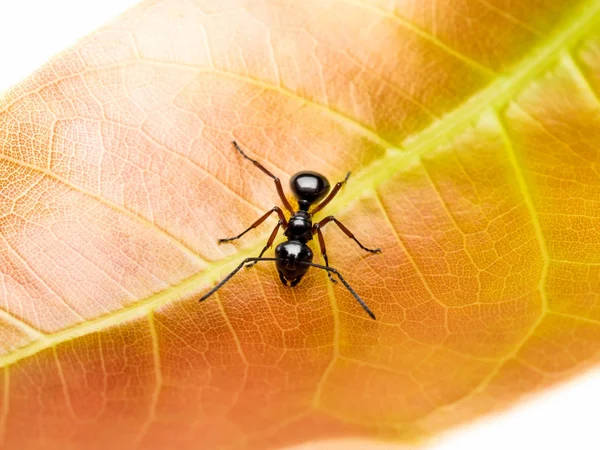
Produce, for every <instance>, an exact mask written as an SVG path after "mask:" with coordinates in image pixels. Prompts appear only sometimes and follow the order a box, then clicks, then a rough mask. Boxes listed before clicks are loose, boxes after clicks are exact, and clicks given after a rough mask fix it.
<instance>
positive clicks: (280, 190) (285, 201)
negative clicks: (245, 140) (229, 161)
mask: <svg viewBox="0 0 600 450" xmlns="http://www.w3.org/2000/svg"><path fill="white" fill-rule="evenodd" d="M231 143H232V144H233V146H234V147H235V149H236V150H237V151H238V152H240V154H241V155H242V156H243V157H244V158H246V159H247V160H249V161H252V164H254V165H255V166H256V167H258V168H259V169H260V170H262V171H263V173H265V174H267V175H268V176H270V177H271V178H273V181H274V182H275V187H276V188H277V193H278V194H279V198H280V199H281V203H283V206H285V209H287V210H288V211H289V212H291V213H293V212H294V210H293V209H292V205H290V202H288V199H287V198H285V194H284V193H283V188H282V187H281V181H280V180H279V178H277V177H276V176H275V175H273V174H272V173H271V172H269V171H268V170H267V169H265V167H264V166H263V165H262V164H261V163H259V162H258V161H257V160H255V159H252V158H250V157H249V156H248V155H246V154H245V153H244V151H243V150H242V149H241V148H240V146H239V145H238V144H237V142H236V141H232V142H231Z"/></svg>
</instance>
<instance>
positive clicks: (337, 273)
mask: <svg viewBox="0 0 600 450" xmlns="http://www.w3.org/2000/svg"><path fill="white" fill-rule="evenodd" d="M259 261H280V259H278V258H246V259H244V260H243V261H242V262H241V263H240V265H239V266H237V267H236V268H235V269H233V271H232V272H231V273H230V274H229V275H227V276H226V277H225V278H223V279H222V280H221V281H220V282H219V284H217V285H216V286H215V287H213V288H212V289H211V290H210V291H208V292H207V293H206V294H204V295H203V296H202V297H201V298H200V300H199V301H200V302H203V301H204V300H206V299H207V298H208V297H210V296H211V295H213V294H214V293H215V292H217V291H218V290H219V289H220V288H221V287H222V286H223V285H224V284H225V283H227V282H228V281H229V280H231V279H232V278H233V276H234V275H235V274H236V273H238V272H239V271H240V270H241V269H242V267H244V266H245V265H246V264H248V263H249V262H259ZM297 263H298V264H304V265H307V266H311V267H316V268H317V269H322V270H326V271H327V272H331V273H333V274H335V275H337V277H338V278H339V279H340V281H341V282H342V284H343V285H344V286H346V289H348V291H350V293H351V294H352V296H353V297H354V298H355V299H356V301H357V302H358V303H359V304H360V306H362V308H363V309H364V310H365V312H366V313H367V314H368V315H369V316H370V317H371V319H373V320H376V319H375V314H373V311H371V310H370V309H369V307H368V306H367V304H366V303H365V302H364V301H363V300H362V298H360V297H359V295H358V294H357V293H356V292H355V291H354V289H352V287H351V286H350V285H349V284H348V282H347V281H346V280H345V279H344V277H342V274H341V273H339V272H338V271H337V269H334V268H333V267H328V266H322V265H321V264H315V263H309V262H306V261H297Z"/></svg>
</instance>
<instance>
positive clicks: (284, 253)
mask: <svg viewBox="0 0 600 450" xmlns="http://www.w3.org/2000/svg"><path fill="white" fill-rule="evenodd" d="M232 144H233V146H234V147H235V149H236V150H237V151H238V152H239V153H240V154H241V155H242V156H243V157H244V158H246V159H247V160H249V161H251V162H252V163H253V164H254V165H255V166H256V167H258V168H259V169H260V170H262V171H263V172H264V173H265V174H267V175H268V176H270V177H271V178H272V179H273V181H274V182H275V187H276V188H277V193H278V194H279V198H280V199H281V202H282V203H283V206H285V208H286V209H287V210H288V211H289V212H290V213H291V216H290V220H289V222H288V221H287V220H286V219H285V216H284V214H283V211H282V210H281V209H280V208H279V207H278V206H274V207H273V208H272V209H271V210H270V211H267V212H266V213H265V214H263V216H262V217H261V218H259V219H258V220H257V221H256V222H254V223H253V224H252V225H250V226H249V227H248V228H247V229H246V230H244V231H242V232H241V233H240V234H238V235H237V236H234V237H230V238H226V239H219V244H222V243H223V242H230V241H234V240H236V239H239V238H241V237H242V236H243V235H244V234H246V233H247V232H248V231H250V230H252V229H253V228H256V227H257V226H259V225H260V224H261V223H263V222H264V221H265V220H267V218H268V217H269V216H270V215H271V214H273V213H274V212H275V213H277V215H278V216H279V221H278V222H277V225H276V226H275V228H274V229H273V231H272V232H271V236H269V240H268V241H267V245H265V247H264V248H263V249H262V251H261V252H260V255H258V258H246V259H244V261H242V262H241V264H240V265H239V266H237V267H236V268H235V269H234V270H233V272H231V273H230V274H229V275H227V276H226V277H225V278H224V279H223V280H222V281H221V282H220V283H219V284H217V285H216V286H215V287H214V288H212V289H211V290H210V291H208V292H207V293H206V294H204V295H203V296H202V298H201V299H200V301H204V300H206V299H207V298H208V297H210V296H211V295H212V294H214V293H215V292H216V291H217V290H218V289H219V288H220V287H221V286H223V285H224V284H225V283H227V282H228V281H229V280H230V279H231V278H232V277H233V276H234V275H235V274H236V273H238V271H239V270H240V269H241V268H242V267H244V266H246V268H248V267H251V266H253V265H254V264H256V263H257V262H258V261H275V263H276V265H277V271H278V272H279V279H280V280H281V282H282V283H283V284H284V285H285V286H288V282H289V286H290V287H294V286H296V285H297V284H298V283H299V282H300V280H301V279H302V277H303V276H304V275H305V274H306V272H307V271H308V269H309V268H310V267H316V268H317V269H323V270H326V271H327V275H329V279H330V280H331V281H333V282H334V283H337V281H336V280H335V279H334V278H333V277H332V276H331V274H332V273H333V274H335V275H336V276H337V277H338V278H339V279H340V281H341V282H342V284H343V285H344V286H346V288H347V289H348V290H349V291H350V293H351V294H352V295H353V296H354V298H355V299H356V301H358V303H360V306H362V307H363V309H364V310H365V311H366V312H367V314H369V316H371V318H373V319H375V314H373V312H372V311H371V310H370V309H369V307H368V306H367V305H366V304H365V302H364V301H363V300H362V299H361V298H360V297H359V296H358V294H357V293H356V292H355V291H354V289H352V288H351V287H350V285H349V284H348V283H347V282H346V280H345V279H344V278H343V277H342V275H341V274H340V273H339V272H338V271H337V270H336V269H334V268H333V267H329V260H328V259H327V249H326V248H325V240H324V239H323V234H322V233H321V228H323V227H324V226H325V225H327V224H328V223H329V222H334V223H335V224H336V225H337V226H338V227H339V228H340V230H342V231H343V232H344V233H345V234H346V236H348V237H349V238H350V239H353V240H354V242H356V243H357V244H358V245H359V247H360V248H362V249H363V250H365V251H367V252H371V253H380V252H381V249H379V248H376V249H370V248H367V247H365V246H364V245H362V244H361V243H360V242H359V241H358V239H356V238H355V237H354V234H352V233H351V232H350V230H348V228H346V227H345V226H344V225H343V224H342V223H341V222H340V221H339V220H337V219H336V218H335V217H333V216H329V217H326V218H324V219H323V220H321V221H319V222H317V223H315V224H314V225H313V223H312V219H311V217H312V216H313V215H314V214H315V213H317V212H319V211H321V210H322V209H323V208H324V207H325V206H326V205H327V204H328V203H329V202H330V201H331V200H333V198H334V197H335V196H336V194H337V193H338V192H339V191H340V189H341V188H342V186H344V184H346V181H348V177H349V176H350V172H348V174H347V175H346V178H344V181H338V182H337V183H336V184H335V186H334V187H333V189H332V190H331V192H330V193H329V189H330V185H329V181H327V178H325V177H324V176H323V175H321V174H319V173H317V172H310V171H302V172H298V173H296V174H295V175H294V176H293V177H292V178H291V179H290V188H291V190H292V193H293V194H294V197H296V200H297V201H298V208H299V209H298V211H294V209H293V208H292V205H290V203H289V201H288V200H287V198H286V197H285V195H284V193H283V188H282V187H281V181H280V180H279V178H277V177H276V176H275V175H273V174H272V173H271V172H269V171H268V170H267V169H265V168H264V167H263V165H262V164H261V163H259V162H258V161H256V160H254V159H252V158H250V157H249V156H248V155H246V154H245V153H244V152H243V150H242V149H241V148H240V147H239V145H238V144H237V142H235V141H233V142H232ZM327 193H329V195H327ZM323 198H325V199H324V200H323ZM321 200H323V201H321ZM320 201H321V202H320ZM317 202H320V203H318V204H317V205H316V206H315V207H314V208H313V209H312V211H309V209H310V207H311V206H312V205H313V204H314V203H317ZM279 227H283V229H284V230H285V232H284V235H285V236H286V237H287V239H288V240H287V241H286V242H282V243H281V244H279V245H278V246H277V247H276V248H275V258H263V257H262V255H263V253H264V252H265V251H266V250H267V249H268V248H270V247H271V246H272V245H273V241H274V240H275V237H276V236H277V232H278V231H279ZM315 234H316V235H317V236H318V237H319V247H320V248H321V254H322V255H323V259H324V260H325V265H324V266H322V265H320V264H314V263H313V262H312V259H313V252H312V250H311V249H310V248H309V247H308V246H307V245H306V243H307V242H308V241H310V240H312V238H313V235H315Z"/></svg>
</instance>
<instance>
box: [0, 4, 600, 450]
mask: <svg viewBox="0 0 600 450" xmlns="http://www.w3.org/2000/svg"><path fill="white" fill-rule="evenodd" d="M391 3H392V2H378V1H375V0H373V1H370V2H368V1H357V0H345V1H321V2H300V1H297V2H276V1H260V2H237V1H229V2H221V3H218V2H202V1H201V2H186V1H182V0H167V1H162V2H153V1H147V2H145V3H142V4H141V5H140V6H139V7H137V8H135V9H133V10H131V11H130V12H128V13H127V14H125V15H123V16H122V17H121V18H119V19H118V20H116V21H115V22H113V23H112V24H110V25H108V26H107V27H106V28H104V29H102V30H100V31H98V32H96V33H95V34H93V35H92V36H90V37H88V38H86V39H84V40H83V41H81V42H80V43H79V44H77V45H76V46H75V47H74V48H73V49H71V50H69V51H67V52H65V53H63V54H62V55H60V56H58V57H57V58H55V59H54V60H53V61H51V62H50V63H49V64H47V65H46V66H44V67H43V68H41V69H40V70H39V71H38V72H36V73H35V74H33V75H32V76H31V77H30V78H29V79H27V80H26V81H24V82H23V83H22V84H20V85H19V86H17V87H16V88H14V89H13V90H11V91H10V92H8V93H7V94H6V95H5V97H4V99H3V100H2V102H1V104H0V153H1V154H2V157H1V159H0V161H1V163H0V180H1V181H0V183H1V191H0V193H1V196H0V218H1V219H0V227H1V238H2V239H1V241H0V245H1V246H2V247H1V252H0V255H1V256H0V266H1V268H2V272H1V273H2V277H1V278H0V287H1V288H0V292H1V294H0V308H1V309H0V336H1V337H2V338H1V339H0V352H1V356H0V366H1V367H2V369H1V370H0V442H2V444H0V446H4V447H6V448H23V449H26V448H40V447H43V448H47V449H52V448H56V449H63V448H84V447H85V448H115V449H117V448H132V446H134V445H138V446H139V447H140V448H145V449H150V448H157V449H159V448H160V449H162V448H207V449H213V448H225V447H226V448H265V447H278V446H284V445H290V444H294V443H298V442H303V441H307V440H316V439H325V438H334V437H362V438H371V439H377V438H385V439H389V440H394V441H397V442H404V443H411V442H414V441H415V440H418V439H422V438H424V437H428V436H432V435H434V434H436V433H439V432H440V431H442V430H444V429H446V428H447V427H449V426H452V425H455V424H457V423H463V422H467V421H470V420H473V419H475V418H477V417H478V416H480V415H481V414H484V413H487V412H489V411H491V410H497V409H499V408H504V407H507V406H509V405H511V404H514V402H516V401H517V400H518V399H519V398H520V397H521V396H523V395H525V394H530V393H532V392H535V391H537V390H539V389H541V388H545V387H547V386H550V385H552V384H554V383H556V382H558V381H561V380H564V379H566V378H569V377H572V376H574V375H576V374H579V373H581V372H583V371H584V370H586V369H587V368H589V367H591V366H592V365H594V364H595V363H596V362H597V360H598V354H599V352H598V349H599V344H600V306H599V305H600V271H599V270H598V268H599V267H600V256H599V255H600V231H599V230H600V200H599V199H600V166H599V163H598V161H599V160H600V150H599V149H600V135H599V134H598V133H597V130H598V127H599V125H600V107H599V101H598V92H600V33H599V32H598V31H597V30H599V29H600V27H599V26H598V24H599V23H600V2H598V1H587V2H586V1H579V2H563V1H558V0H555V1H551V2H550V1H547V2H536V1H533V0H532V1H529V2H520V3H514V2H494V3H493V4H492V3H491V2H486V1H480V0H468V1H467V0H463V1H460V2H437V3H427V2H396V3H395V4H394V5H393V6H390V4H391ZM232 139H236V140H238V141H239V142H240V143H241V144H242V145H243V146H244V148H245V149H246V150H247V151H248V153H249V154H251V155H252V156H253V157H256V158H257V159H259V160H260V161H263V162H264V163H265V165H266V167H267V168H268V169H269V170H272V171H273V172H274V173H276V174H277V176H279V177H281V178H282V179H287V178H288V177H289V176H290V175H291V174H293V173H295V172H296V171H298V170H299V169H314V170H317V171H319V172H322V173H323V174H325V175H326V176H327V177H328V178H329V179H330V181H333V182H335V181H337V180H341V179H342V178H343V176H344V174H345V173H346V171H348V170H351V171H352V174H353V175H352V177H351V178H350V180H349V183H348V185H347V186H346V187H345V188H344V190H343V192H342V194H340V196H339V198H337V199H336V200H335V201H334V202H333V203H332V204H331V205H330V207H328V208H327V209H326V210H325V211H323V212H324V213H325V214H335V215H336V216H337V217H338V218H339V219H340V220H342V221H343V223H344V224H345V225H346V226H347V227H348V228H349V229H351V230H353V231H354V232H355V233H356V235H357V236H358V237H359V239H360V240H361V241H363V242H364V243H365V245H368V246H380V247H382V249H383V253H382V254H381V255H370V254H366V253H364V252H362V251H361V250H360V249H359V248H358V247H357V246H356V245H355V244H354V242H352V241H350V240H349V239H347V238H346V237H345V236H343V235H342V234H341V233H340V232H339V230H337V229H335V227H334V226H333V224H331V225H329V226H328V227H327V228H326V229H325V236H326V240H327V246H328V247H327V248H328V254H329V255H330V261H331V264H332V265H333V266H334V267H337V268H338V269H339V270H340V271H341V273H343V274H344V276H345V277H346V279H347V280H348V281H349V282H350V283H351V284H352V286H353V287H354V289H355V290H356V291H357V292H358V293H359V294H360V295H361V296H362V297H363V298H364V299H365V301H366V302H367V303H368V305H369V306H370V307H371V309H373V311H374V312H375V313H376V315H377V318H378V319H377V321H373V320H371V319H370V318H369V317H368V316H367V315H366V314H365V313H364V311H362V310H361V308H360V306H359V305H358V304H357V303H356V302H355V301H354V299H353V298H352V297H351V296H350V295H349V293H348V292H347V291H346V290H345V289H343V287H341V286H339V285H332V284H331V283H329V282H328V281H327V277H326V275H325V274H324V273H321V272H319V271H317V270H312V271H311V272H309V274H308V275H307V276H306V277H305V279H304V280H303V281H302V283H301V284H299V285H298V286H297V287H296V288H294V289H290V288H286V287H284V286H282V285H281V284H280V283H279V281H278V279H277V275H276V272H275V269H274V267H273V266H272V265H271V264H263V265H262V266H260V265H257V266H256V267H255V268H253V269H252V270H249V271H242V272H241V273H240V274H239V275H237V276H236V278H234V279H233V280H232V281H231V282H230V283H228V284H227V285H226V286H225V287H224V288H223V289H222V290H220V291H219V293H218V294H216V295H215V296H214V297H211V298H210V299H209V300H208V301H206V302H204V303H202V304H199V303H198V302H197V301H196V300H197V299H198V298H199V296H200V295H201V294H202V293H203V292H206V290H207V289H208V288H209V287H210V286H212V285H214V283H215V282H216V281H217V280H219V279H222V278H223V277H224V276H225V275H226V274H227V273H228V272H229V271H230V270H231V269H232V268H233V267H234V266H235V265H236V264H237V263H238V262H239V261H240V260H242V259H243V258H244V257H247V256H250V255H256V254H257V253H258V252H259V251H260V249H261V248H262V246H263V245H264V242H265V240H266V238H267V237H268V235H269V233H270V230H271V227H272V226H274V224H275V220H274V219H270V220H268V221H267V222H266V223H265V224H264V225H262V226H261V228H260V229H258V230H256V231H253V232H252V233H249V234H248V235H247V236H245V237H244V239H243V240H241V241H239V243H236V244H235V245H233V244H227V245H222V246H219V245H217V242H216V240H217V238H221V237H227V236H231V235H234V234H236V233H239V232H240V231H242V230H243V229H244V228H245V227H246V226H248V224H250V223H252V221H254V220H255V219H256V218H258V217H259V216H260V214H261V213H263V212H264V211H266V210H267V209H269V208H271V207H272V205H274V204H277V203H278V198H277V194H276V191H275V189H274V186H273V183H272V182H271V180H269V179H268V178H267V177H265V176H264V174H262V173H260V172H259V171H258V170H256V168H254V167H252V165H251V164H250V163H248V161H244V160H243V159H242V158H240V157H239V155H238V154H236V153H235V151H234V150H233V149H232V148H231V146H230V141H231V140H232ZM313 248H314V249H315V253H318V249H317V248H316V247H314V245H313ZM319 261H320V260H319Z"/></svg>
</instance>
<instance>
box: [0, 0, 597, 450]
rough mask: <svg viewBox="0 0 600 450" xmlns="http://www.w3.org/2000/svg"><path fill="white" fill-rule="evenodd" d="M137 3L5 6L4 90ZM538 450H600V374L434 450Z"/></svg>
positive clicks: (32, 1)
mask: <svg viewBox="0 0 600 450" xmlns="http://www.w3.org/2000/svg"><path fill="white" fill-rule="evenodd" d="M214 1H219V0H214ZM135 3H137V1H134V0H102V1H85V0H84V1H82V0H18V1H16V0H15V1H12V0H2V1H1V2H0V92H2V91H3V90H5V89H7V88H8V87H9V86H11V85H13V84H15V83H17V82H19V80H21V79H22V78H24V77H25V76H27V75H28V74H29V73H31V72H32V71H33V70H35V69H36V68H37V67H38V66H40V65H41V64H43V63H44V62H45V61H46V60H48V58H50V57H51V56H52V55H53V54H55V53H57V52H59V51H61V50H63V49H65V48H67V47H69V46H70V45H72V43H73V42H74V41H75V40H77V39H78V38H80V37H83V36H85V35H86V34H88V33H90V32H91V31H93V30H94V29H95V28H97V27H99V26H101V25H102V24H103V23H105V22H107V21H108V20H110V19H111V18H112V17H114V16H116V15H118V14H119V13H120V12H122V11H123V10H125V9H126V8H128V7H130V6H131V5H134V4H135ZM326 447H327V445H325V446H319V448H320V449H322V448H326ZM383 447H386V448H388V446H382V448H383ZM305 448H306V447H305ZM531 448H541V449H544V450H554V449H557V450H558V449H560V450H566V449H582V450H588V449H589V450H600V371H595V372H593V373H588V374H587V375H585V376H583V377H581V378H578V379H576V380H573V381H572V382H571V383H569V384H566V385H562V386H560V387H558V388H556V389H555V390H553V391H550V392H546V393H543V394H540V395H539V396H538V397H537V398H535V399H532V400H528V401H526V402H524V403H522V404H521V405H519V406H517V407H516V408H515V409H513V410H511V411H507V412H505V413H503V414H500V415H496V416H493V417H488V418H485V419H483V420H481V421H480V422H478V423H476V424H470V425H467V426H464V427H463V428H461V429H457V430H453V431H451V432H449V433H448V434H446V435H444V436H442V437H441V438H440V439H439V441H438V442H436V443H434V444H433V445H432V446H431V450H471V449H472V450H506V449H511V450H520V449H531Z"/></svg>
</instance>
